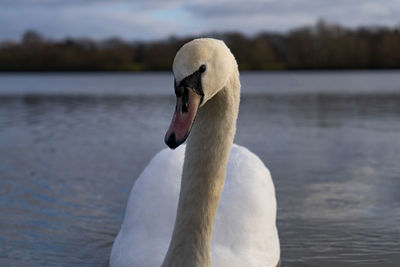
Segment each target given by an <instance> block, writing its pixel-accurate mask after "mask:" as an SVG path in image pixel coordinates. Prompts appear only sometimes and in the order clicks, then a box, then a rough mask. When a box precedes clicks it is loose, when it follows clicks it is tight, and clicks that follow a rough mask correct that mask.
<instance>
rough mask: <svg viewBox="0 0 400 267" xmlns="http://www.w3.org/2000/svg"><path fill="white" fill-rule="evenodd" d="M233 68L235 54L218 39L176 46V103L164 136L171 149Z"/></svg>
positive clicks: (180, 142)
mask: <svg viewBox="0 0 400 267" xmlns="http://www.w3.org/2000/svg"><path fill="white" fill-rule="evenodd" d="M235 67H236V68H237V64H236V61H235V58H234V56H233V55H232V53H231V52H230V50H229V48H228V47H227V46H226V45H225V43H224V42H223V41H220V40H216V39H210V38H202V39H195V40H193V41H190V42H188V43H186V44H185V45H184V46H182V48H181V49H179V51H178V53H176V56H175V59H174V63H173V67H172V68H173V72H174V76H175V94H176V97H177V104H176V108H175V114H174V116H173V118H172V122H171V126H170V127H169V129H168V131H167V133H166V135H165V143H166V144H167V145H168V146H169V147H170V148H172V149H174V148H176V147H178V146H179V145H180V144H182V143H183V142H185V140H186V138H187V137H188V135H189V132H190V129H191V128H192V125H193V122H194V120H195V118H196V114H197V110H198V108H201V106H203V105H204V104H205V103H206V102H207V101H208V100H210V99H211V98H212V97H213V96H214V95H215V94H217V93H218V92H219V91H220V90H221V89H222V88H223V87H224V86H225V84H226V83H227V81H228V78H229V77H230V76H231V74H232V72H233V70H234V68H235Z"/></svg>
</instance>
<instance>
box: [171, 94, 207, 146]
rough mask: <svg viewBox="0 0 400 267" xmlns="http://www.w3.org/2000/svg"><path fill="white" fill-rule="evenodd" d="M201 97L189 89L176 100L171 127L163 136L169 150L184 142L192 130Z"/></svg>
mask: <svg viewBox="0 0 400 267" xmlns="http://www.w3.org/2000/svg"><path fill="white" fill-rule="evenodd" d="M201 99H202V96H201V95H200V94H198V93H196V92H195V91H194V90H192V89H190V88H185V90H184V92H183V94H182V95H181V96H178V97H177V98H176V107H175V113H174V116H173V117H172V122H171V125H170V126H169V129H168V131H167V133H166V134H165V143H166V144H167V146H169V147H170V148H171V149H175V148H177V147H178V146H179V145H180V144H182V143H183V142H185V140H186V138H187V137H188V135H189V132H190V129H191V128H192V125H193V122H194V119H195V118H196V114H197V110H198V108H199V105H200V103H201Z"/></svg>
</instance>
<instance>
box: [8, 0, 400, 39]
mask: <svg viewBox="0 0 400 267" xmlns="http://www.w3.org/2000/svg"><path fill="white" fill-rule="evenodd" d="M398 14H400V0H386V1H385V3H384V4H383V3H382V2H380V1H379V0H353V1H348V0H285V1H280V0H264V1H261V0H247V1H239V0H219V1H216V0H192V1H190V2H189V1H184V0H169V1H166V0H165V1H163V0H147V1H145V0H142V1H132V0H68V1H66V0H0V39H4V38H12V39H19V38H20V36H21V35H22V33H23V32H24V31H25V30H27V29H36V30H38V31H40V32H42V33H43V34H44V35H45V36H49V37H52V38H63V37H65V36H73V37H79V36H88V37H92V38H106V37H109V36H120V37H122V38H126V39H153V38H164V37H166V36H169V35H171V34H176V35H186V34H201V33H204V32H212V31H226V30H229V31H242V32H244V33H248V34H253V33H256V32H259V31H262V30H274V31H286V30H288V29H292V28H294V27H299V26H303V25H310V24H313V23H315V22H316V21H317V20H318V19H325V20H327V21H329V22H335V23H340V24H342V25H346V26H351V27H356V26H359V25H388V26H394V25H398V24H399V22H400V19H399V18H398Z"/></svg>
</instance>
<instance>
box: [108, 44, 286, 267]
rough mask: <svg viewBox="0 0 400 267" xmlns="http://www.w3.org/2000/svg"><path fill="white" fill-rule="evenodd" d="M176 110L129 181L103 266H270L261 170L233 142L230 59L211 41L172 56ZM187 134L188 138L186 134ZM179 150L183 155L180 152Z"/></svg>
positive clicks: (265, 182) (270, 188)
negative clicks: (161, 141)
mask: <svg viewBox="0 0 400 267" xmlns="http://www.w3.org/2000/svg"><path fill="white" fill-rule="evenodd" d="M173 70H174V76H175V94H176V96H177V105H176V108H175V113H174V116H173V119H172V122H171V126H170V128H169V129H168V131H167V134H166V137H165V141H166V144H167V145H168V146H169V147H171V148H176V147H178V146H179V145H180V144H182V143H183V142H184V141H185V139H186V138H187V146H182V147H180V148H178V149H177V150H175V151H171V150H167V149H165V150H162V151H161V152H159V153H158V154H157V155H156V156H155V157H154V158H153V159H152V161H151V162H150V163H149V165H148V166H147V167H146V169H145V170H144V171H143V173H142V174H141V175H140V177H139V178H138V179H137V181H136V183H135V185H134V187H133V189H132V192H131V194H130V197H129V200H128V205H127V208H126V212H125V219H124V222H123V224H122V227H121V230H120V232H119V234H118V236H117V238H116V240H115V242H114V245H113V248H112V252H111V258H110V264H111V266H112V267H125V266H126V267H128V266H130V267H132V266H138V267H147V266H148V267H159V266H162V267H211V266H214V267H218V266H221V267H222V266H223V267H226V266H229V267H235V266H238V267H261V266H272V267H275V266H276V265H277V263H278V262H279V258H280V248H279V238H278V232H277V229H276V225H275V221H276V199H275V190H274V185H273V183H272V179H271V176H270V173H269V171H268V169H267V168H266V167H265V166H264V164H263V163H262V161H261V160H260V159H259V158H258V157H257V156H256V155H254V154H253V153H251V152H250V151H248V150H247V149H246V148H244V147H241V146H237V145H233V139H234V136H235V132H236V120H237V116H238V112H239V103H240V80H239V71H238V68H237V63H236V60H235V58H234V56H233V55H232V53H231V52H230V50H229V48H228V47H227V46H226V45H225V44H224V43H223V42H222V41H219V40H215V39H208V38H205V39H196V40H193V41H191V42H189V43H187V44H185V45H184V46H183V47H182V48H181V49H180V50H179V51H178V53H177V55H176V57H175V59H174V63H173ZM189 133H190V134H189ZM185 150H186V151H185Z"/></svg>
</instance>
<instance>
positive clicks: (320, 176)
mask: <svg viewBox="0 0 400 267" xmlns="http://www.w3.org/2000/svg"><path fill="white" fill-rule="evenodd" d="M241 81H242V88H243V90H242V92H243V94H242V102H241V107H240V115H239V120H238V132H237V136H236V143H238V144H241V145H244V146H246V147H248V148H249V149H250V150H252V151H253V152H255V153H256V154H257V155H259V157H260V158H261V159H262V160H263V161H264V163H265V164H266V165H267V166H268V167H269V169H270V170H271V173H272V175H273V179H274V182H275V186H276V192H277V199H278V228H279V234H280V239H281V250H282V262H283V266H398V262H400V256H399V247H400V223H399V222H400V194H399V190H400V167H399V164H398V162H399V160H398V159H399V154H400V72H310V73H301V72H290V73H287V72H278V73H263V72H260V73H257V72H247V73H243V74H242V75H241ZM172 94H173V77H172V74H171V73H145V74H118V73H114V74H109V73H107V74H106V73H100V74H1V75H0V265H1V266H10V265H11V266H13V265H14V266H42V265H43V266H48V265H51V266H53V265H54V266H74V265H79V266H99V265H102V264H105V263H106V262H107V260H108V257H109V253H110V249H111V245H112V242H113V240H114V238H115V235H116V234H117V232H118V230H119V225H120V223H121V221H122V219H123V213H124V209H125V204H126V201H127V197H128V194H129V192H130V189H131V187H132V185H133V183H134V181H135V178H136V177H137V176H138V175H139V174H140V172H141V171H142V170H143V168H144V166H145V165H146V164H147V162H148V161H149V160H150V159H151V157H152V156H153V155H154V154H155V153H156V152H157V151H159V150H161V149H163V148H164V147H165V145H164V144H163V136H164V133H165V131H166V129H167V127H168V124H169V122H170V119H171V116H172V112H173V109H174V101H175V100H174V97H173V96H172Z"/></svg>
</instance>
